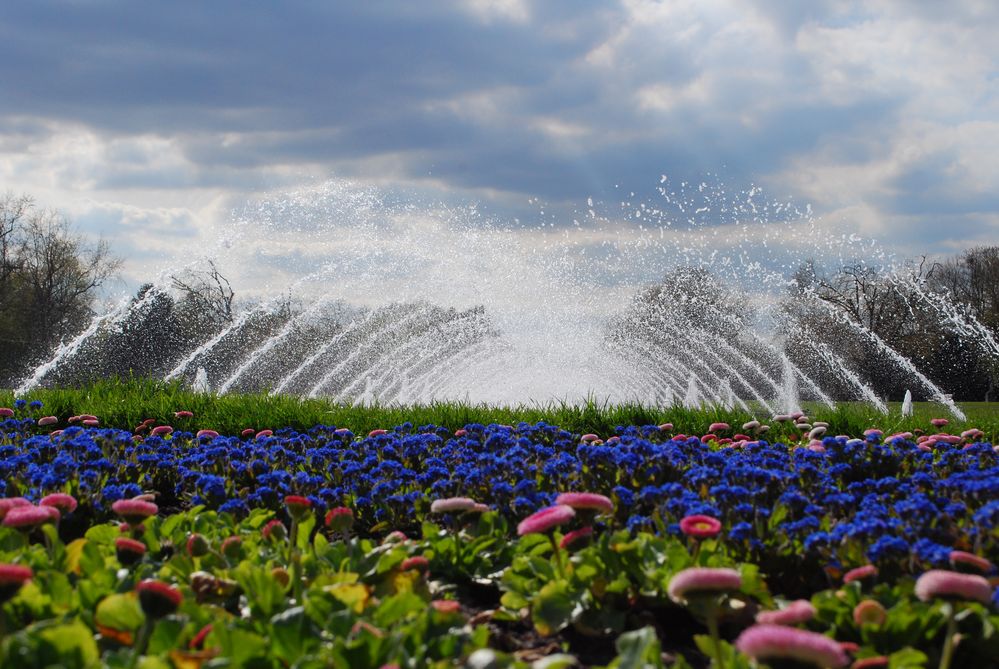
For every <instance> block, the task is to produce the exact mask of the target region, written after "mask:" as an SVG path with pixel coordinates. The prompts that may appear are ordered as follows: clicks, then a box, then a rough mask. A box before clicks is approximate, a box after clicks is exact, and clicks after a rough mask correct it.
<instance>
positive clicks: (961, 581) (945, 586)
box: [4, 520, 992, 604]
mask: <svg viewBox="0 0 999 669" xmlns="http://www.w3.org/2000/svg"><path fill="white" fill-rule="evenodd" d="M4 522H6V520H5V521H4ZM916 597H919V599H921V600H923V601H924V602H926V601H929V600H931V599H954V600H961V601H975V602H981V603H982V604H988V603H989V601H990V600H991V599H992V586H990V585H989V582H988V581H986V580H985V579H984V578H983V577H981V576H978V575H976V574H959V573H958V572H956V571H947V570H945V569H931V570H930V571H928V572H926V573H924V574H923V575H922V576H920V577H919V578H918V579H917V580H916Z"/></svg>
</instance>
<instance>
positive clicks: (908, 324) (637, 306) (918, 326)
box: [609, 246, 999, 401]
mask: <svg viewBox="0 0 999 669" xmlns="http://www.w3.org/2000/svg"><path fill="white" fill-rule="evenodd" d="M753 299H754V298H753V291H752V290H746V291H743V290H739V289H737V288H734V287H733V286H731V285H729V284H726V283H724V282H722V281H721V280H720V279H719V278H718V277H717V276H715V275H714V274H713V273H712V271H711V270H710V269H708V268H704V267H697V268H693V267H681V268H677V269H675V270H673V271H672V272H670V273H669V274H668V275H666V276H665V277H664V279H663V280H662V281H661V282H660V283H658V284H656V285H654V286H651V287H649V288H647V289H645V290H644V291H642V292H641V293H640V294H639V295H638V296H637V297H636V299H635V300H634V302H633V304H632V305H631V307H630V308H629V310H628V311H627V313H626V316H625V318H623V319H621V320H620V321H619V322H618V323H619V324H618V326H617V327H615V328H613V329H612V331H611V332H610V333H609V337H610V338H611V339H612V340H614V341H615V342H616V343H618V344H623V345H636V344H638V345H641V344H645V345H646V347H647V350H654V349H658V350H667V351H671V355H672V356H673V357H674V358H676V359H679V360H680V361H681V362H683V363H685V364H687V365H688V367H690V368H694V367H696V364H697V362H698V360H697V358H698V357H701V356H702V355H703V349H701V350H700V351H699V350H698V349H693V348H689V347H686V346H685V344H686V343H690V342H692V341H703V340H704V339H705V338H708V339H709V340H710V341H713V342H715V344H716V345H721V346H726V345H727V344H729V343H731V344H732V345H733V346H735V347H738V351H739V354H741V355H743V356H745V357H747V358H751V363H752V364H753V365H755V366H757V367H759V368H760V369H761V370H762V371H763V372H765V373H767V374H769V375H770V376H771V377H774V378H779V377H781V375H782V374H783V373H784V372H783V371H782V370H781V369H780V361H779V360H774V357H775V356H774V355H773V351H774V347H773V346H772V345H771V344H770V343H769V342H772V341H779V342H781V347H782V349H783V351H786V352H787V360H788V361H789V362H790V363H792V364H794V365H795V366H796V367H797V368H799V369H800V370H801V371H802V372H804V373H805V374H807V375H809V376H810V377H811V378H813V379H815V380H816V381H818V382H819V384H820V385H821V386H822V388H823V390H825V391H826V392H827V393H829V394H830V395H831V396H832V398H833V399H837V400H839V399H847V398H851V399H864V398H865V395H864V393H865V392H869V393H873V394H874V395H875V396H876V397H878V398H880V399H882V400H887V401H899V400H901V399H902V397H903V395H904V394H905V391H906V390H911V391H912V392H913V394H914V396H915V399H917V400H919V399H931V398H930V397H929V392H928V390H927V388H928V386H927V384H925V383H923V382H922V380H921V379H920V375H923V376H924V377H925V378H926V379H927V380H929V381H930V382H931V383H933V384H935V385H936V386H938V387H939V388H940V389H941V390H942V391H943V392H944V393H946V394H950V395H952V397H953V399H955V400H958V401H995V400H996V394H997V388H996V386H997V382H999V346H997V344H996V342H997V340H999V246H988V247H979V248H973V249H969V250H967V251H965V252H964V253H962V254H960V255H958V256H955V257H951V258H948V259H946V260H944V261H942V262H929V261H927V260H926V259H925V258H924V259H922V260H920V261H918V262H910V263H909V264H908V265H907V266H904V267H902V268H897V267H895V268H890V269H889V268H884V267H879V266H875V265H869V264H865V263H855V264H851V265H848V266H845V267H839V268H836V269H834V270H832V271H824V270H823V269H822V268H820V267H819V265H818V264H817V263H816V262H814V261H810V262H807V263H805V264H803V265H802V266H801V267H799V268H798V271H797V272H796V273H795V274H794V276H793V277H792V279H791V281H790V282H789V285H788V287H787V290H786V291H785V293H784V294H783V295H778V296H777V297H773V295H772V294H769V293H768V294H767V295H766V296H765V297H764V298H759V297H758V298H757V299H762V301H763V303H761V302H759V301H757V302H754V301H753ZM766 319H769V321H768V322H762V321H764V320H766ZM759 332H770V333H771V336H770V337H768V338H766V340H763V339H761V338H759V337H758V336H756V335H755V334H752V333H759ZM747 333H749V334H747ZM718 342H725V344H718ZM678 343H679V344H678ZM649 347H651V348H649ZM909 363H911V365H912V368H907V365H908V364H909ZM866 398H867V399H870V395H866Z"/></svg>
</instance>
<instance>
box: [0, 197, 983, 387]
mask: <svg viewBox="0 0 999 669" xmlns="http://www.w3.org/2000/svg"><path fill="white" fill-rule="evenodd" d="M119 266H120V260H119V259H118V258H116V257H115V256H114V255H113V254H112V253H111V251H110V248H109V246H108V244H107V243H106V242H104V241H100V242H98V243H96V244H89V243H87V241H86V240H85V239H83V238H82V237H81V236H79V235H78V234H76V233H75V232H74V231H73V229H72V226H71V225H70V223H69V222H68V221H67V219H66V218H65V217H64V216H62V215H60V214H58V213H57V212H53V211H50V210H46V209H42V208H39V207H37V206H36V205H35V204H34V202H33V201H32V200H31V199H30V198H29V197H26V196H13V195H6V196H2V197H0V386H2V387H14V386H16V385H17V384H18V383H19V382H20V381H22V380H23V379H24V378H25V377H26V376H27V375H28V374H29V373H30V372H31V371H32V370H33V369H35V368H36V367H37V366H38V365H39V364H40V363H42V362H45V361H46V360H48V359H49V358H50V357H51V356H52V353H53V352H54V351H55V350H56V349H57V348H58V346H59V345H60V344H61V343H65V342H68V341H70V340H72V338H73V337H74V336H76V335H78V334H79V333H80V332H82V331H83V330H84V329H86V328H87V327H88V326H89V325H90V323H91V321H92V319H93V318H94V316H95V315H96V314H95V311H96V308H95V307H96V300H97V297H98V292H99V289H100V288H101V286H103V285H104V284H105V283H106V282H107V281H108V280H109V279H110V278H111V277H112V276H114V274H115V273H116V271H117V270H118V268H119ZM746 288H749V289H747V290H743V289H742V288H740V287H738V286H733V285H732V284H731V283H727V282H725V281H723V280H722V279H721V277H719V276H716V275H715V274H714V273H713V272H712V270H711V269H710V268H705V267H699V268H677V269H675V270H673V271H672V272H670V273H669V274H668V275H667V276H665V277H664V279H663V280H662V281H661V282H660V283H658V284H656V285H654V286H651V287H649V288H647V289H645V290H643V291H641V292H640V293H639V294H638V295H637V296H636V298H635V300H634V301H633V303H632V305H631V307H630V308H629V309H628V310H627V312H626V313H625V314H624V317H623V318H618V319H615V321H614V323H615V325H614V326H612V328H611V330H610V331H609V333H608V337H609V339H611V340H613V341H614V342H615V343H617V344H619V345H621V346H623V347H625V348H629V347H630V348H631V349H632V350H636V351H637V350H648V351H655V350H659V351H671V355H675V356H676V357H677V358H678V359H683V358H684V356H687V357H690V358H691V359H690V360H689V361H687V362H689V363H690V364H691V365H693V364H694V363H696V362H697V361H696V360H695V359H694V357H696V356H700V355H702V354H703V353H698V352H697V351H696V350H693V349H689V350H677V349H678V347H677V345H676V342H677V341H680V340H682V338H683V336H684V332H686V331H690V330H698V331H700V332H702V333H705V336H706V337H709V338H712V337H713V338H714V339H712V340H711V341H713V342H715V343H714V344H711V343H710V342H708V343H707V344H705V345H706V346H708V348H709V349H710V348H711V347H716V348H717V347H722V348H725V347H729V348H730V346H729V345H730V344H731V346H732V347H735V346H738V347H740V349H739V350H740V351H741V352H742V353H744V354H745V355H753V350H754V346H755V344H754V341H755V343H756V344H759V346H758V347H757V348H759V349H760V350H762V349H765V348H767V347H768V346H770V344H767V343H765V342H764V341H763V340H764V339H766V340H768V341H778V342H780V346H781V347H782V349H783V350H786V351H787V352H788V357H789V358H790V359H791V360H793V363H794V364H795V365H796V366H797V367H798V368H800V369H801V370H802V371H803V372H804V373H806V374H809V375H810V376H812V378H815V379H821V380H822V386H823V388H824V389H827V390H828V392H829V393H830V394H831V395H832V396H833V397H834V398H835V399H847V398H853V397H857V394H858V386H857V384H856V383H854V382H852V381H851V378H852V376H851V375H853V376H855V377H862V379H863V384H864V386H865V387H866V388H867V389H868V390H869V391H870V392H873V393H875V394H876V395H877V396H878V397H880V398H883V399H890V400H896V401H897V400H898V399H900V398H901V396H902V394H903V393H904V392H905V391H906V390H908V389H911V390H912V391H913V392H914V393H915V394H916V398H917V399H927V397H926V396H925V395H926V393H925V386H920V385H919V384H918V383H914V381H913V378H914V373H913V371H912V370H909V371H906V370H904V369H902V367H904V365H905V364H906V362H911V363H912V364H913V365H914V368H915V370H918V373H920V374H924V375H925V376H926V377H927V378H928V380H930V381H932V382H933V383H935V384H936V385H938V386H939V387H940V388H942V389H943V390H944V391H945V392H947V393H951V394H952V395H953V396H954V399H956V400H962V401H971V400H987V401H994V400H995V399H996V394H997V388H996V385H997V382H999V368H997V362H999V348H997V345H996V340H999V246H989V247H979V248H973V249H969V250H967V251H965V252H964V253H962V254H960V255H957V256H954V257H951V258H948V259H945V260H943V261H941V262H929V261H927V260H925V259H923V260H922V261H919V262H913V263H910V264H909V265H908V266H907V267H905V268H903V269H902V270H899V269H898V268H893V269H890V270H889V269H886V268H883V267H878V266H875V265H869V264H864V263H856V264H852V265H849V266H845V267H836V268H823V267H821V266H820V265H819V264H818V263H816V262H807V263H805V264H803V265H802V266H801V267H800V268H799V269H798V271H797V272H796V273H795V274H794V276H793V277H792V278H791V280H790V281H789V282H788V284H787V288H786V290H785V291H784V293H783V294H781V295H777V296H776V297H775V296H774V295H773V293H772V291H771V292H770V293H768V294H767V296H766V304H761V303H758V302H754V299H756V298H755V297H754V295H757V296H758V295H759V293H754V291H753V290H752V289H751V288H752V287H746ZM317 306H321V307H322V308H321V309H317V308H316V307H317ZM343 310H347V311H349V308H348V307H346V306H345V305H343V304H342V303H341V304H337V303H329V304H325V305H313V306H311V307H309V308H305V307H303V305H301V304H297V303H296V302H295V301H294V300H293V299H292V298H291V296H289V297H288V298H287V299H284V300H277V301H274V302H273V303H270V304H268V305H259V304H257V305H253V304H249V303H246V302H245V301H244V302H243V303H242V304H239V305H237V301H236V292H235V290H234V289H233V287H232V286H231V285H230V284H229V281H228V280H227V279H226V277H225V276H223V274H222V273H221V272H220V271H219V270H218V269H217V268H216V267H215V265H213V264H211V263H209V264H208V265H207V266H206V267H203V268H200V269H187V270H184V271H183V272H181V273H178V274H177V275H175V276H173V277H171V279H170V285H169V286H163V285H161V286H157V287H154V286H152V285H144V286H142V287H141V288H140V289H139V291H138V293H137V294H136V295H135V296H134V298H133V299H132V301H131V304H130V305H128V307H127V309H126V311H127V312H128V314H129V317H128V318H124V319H122V320H121V321H120V323H118V324H117V325H116V326H115V327H114V328H109V329H106V330H100V331H99V332H98V334H96V335H95V336H94V337H91V338H90V339H89V340H88V342H87V344H86V346H85V347H82V348H81V351H79V352H78V354H77V355H76V356H74V361H73V363H72V364H70V365H66V366H64V367H63V368H62V369H60V370H53V372H52V373H51V374H50V376H49V377H47V378H48V383H47V384H52V383H55V384H60V385H75V384H79V383H82V382H86V381H88V380H92V379H94V378H104V377H107V376H128V375H129V374H136V375H140V376H143V375H145V376H152V377H156V378H162V377H163V376H164V375H167V374H169V373H170V372H171V371H175V372H176V371H178V370H177V369H176V365H178V362H179V361H183V360H185V359H186V356H187V355H188V354H189V353H191V352H193V351H195V350H196V349H197V348H198V346H199V345H201V344H204V343H205V342H208V341H211V340H212V338H214V337H222V338H223V339H221V340H220V341H219V342H217V343H216V344H215V345H214V346H213V349H212V353H211V355H208V356H203V357H198V358H196V359H195V358H192V359H190V360H188V361H187V363H186V366H185V367H184V368H183V370H180V371H182V373H181V374H179V378H184V379H186V380H187V381H189V382H193V377H194V376H195V373H196V372H197V371H198V370H199V369H201V368H204V369H205V370H206V371H207V373H208V375H209V377H210V379H209V380H210V382H211V384H212V385H213V386H215V385H216V384H217V383H218V381H219V380H220V379H226V378H228V377H231V376H232V375H233V374H235V373H236V372H237V371H238V369H239V366H240V364H241V362H242V361H243V358H244V357H245V355H246V354H247V353H248V352H249V351H252V350H253V349H254V348H256V347H257V346H259V345H260V343H261V342H264V341H266V340H268V338H270V337H272V336H273V335H275V334H276V333H279V332H280V333H282V336H281V337H282V338H281V340H280V346H276V347H274V349H273V350H271V351H269V354H268V357H267V359H266V360H261V361H259V362H258V363H257V364H256V365H255V370H254V371H255V373H253V374H245V375H243V376H242V377H241V378H240V379H239V383H238V384H237V385H234V386H233V387H232V389H233V390H252V389H259V388H262V387H266V386H267V385H268V384H269V383H271V382H272V379H273V378H279V377H280V376H281V374H283V373H285V372H287V371H288V370H290V369H294V368H295V367H296V366H297V365H298V363H299V362H300V361H302V360H304V359H305V358H306V357H309V356H311V355H313V351H315V350H316V342H317V341H320V342H322V341H332V340H333V339H337V338H338V337H342V338H343V341H344V342H347V343H350V346H351V347H353V348H355V349H356V348H357V347H358V346H360V345H361V344H362V343H363V341H369V343H370V341H375V340H376V341H377V342H381V343H380V344H379V346H381V345H384V347H388V348H386V349H385V350H384V351H383V350H382V349H381V348H379V346H370V348H371V350H370V351H369V352H368V353H369V354H370V356H377V355H385V353H386V351H388V352H393V351H397V350H399V348H400V347H402V346H405V345H407V342H409V343H413V342H415V341H416V340H417V339H420V340H421V341H424V342H430V343H434V342H436V343H435V344H434V345H435V346H436V348H434V350H435V351H436V353H435V354H434V356H440V357H441V359H443V357H446V356H447V355H448V351H450V350H451V349H452V348H453V349H456V350H457V349H460V348H462V347H464V346H468V345H471V343H474V342H475V341H479V340H480V339H481V338H483V337H487V336H493V335H494V334H495V333H494V332H492V326H491V325H490V324H489V322H488V315H487V314H485V313H484V312H483V310H482V309H475V310H471V311H469V312H455V311H453V310H444V309H439V308H437V307H434V306H433V305H425V304H424V305H419V304H413V305H395V306H392V305H388V306H387V307H385V308H383V309H380V310H377V311H376V312H374V313H373V314H372V315H371V316H370V317H368V318H367V320H366V321H364V324H363V326H360V325H356V324H352V325H350V328H352V329H351V330H349V332H348V331H345V329H346V328H347V324H348V323H353V321H354V320H355V318H357V317H359V314H357V313H352V312H351V313H346V312H342V311H343ZM303 312H305V313H303ZM341 312H342V313H341ZM767 319H769V320H767ZM289 323H292V325H293V327H291V326H289V327H291V329H288V327H286V326H287V324H289ZM435 332H436V333H438V334H437V335H436V336H435V335H434V333H435ZM760 333H766V335H765V337H763V336H761V334H760ZM442 336H443V337H445V338H446V339H449V340H451V341H452V345H449V346H442V345H440V342H439V341H437V340H439V339H441V337H442ZM355 340H356V341H355ZM688 341H689V339H688ZM705 341H707V340H705ZM432 348H433V347H432ZM682 348H683V347H682V346H681V347H679V349H682ZM437 349H439V350H437ZM701 350H702V352H703V351H704V350H708V349H701ZM771 350H773V347H772V346H771ZM328 355H329V356H334V349H333V348H331V349H330V353H329V354H328ZM766 357H767V356H766V355H761V356H757V359H756V360H754V361H753V364H757V365H759V366H761V367H766V366H768V365H769V366H770V367H771V369H770V370H768V371H769V372H770V376H771V377H772V378H777V377H779V376H780V374H781V371H780V369H779V363H776V364H777V365H778V368H776V369H774V368H773V367H774V365H775V363H774V361H773V360H772V359H771V360H766ZM771 357H772V356H771ZM414 359H415V358H414ZM431 362H432V361H431ZM438 362H439V360H438ZM336 364H340V363H339V362H336V360H335V359H334V357H329V359H326V358H325V357H320V358H317V360H316V366H317V368H322V367H323V366H326V367H327V368H329V367H330V366H331V365H333V366H335V365H336ZM421 364H422V363H421ZM269 367H274V369H269ZM688 368H691V367H690V365H688ZM417 369H419V368H417V367H414V370H417ZM265 372H266V373H265ZM414 373H415V371H414ZM298 382H299V384H300V385H301V384H305V385H306V386H308V385H309V384H314V383H317V382H318V381H317V379H312V378H311V377H310V376H309V375H308V374H302V375H301V376H300V378H299V380H298ZM303 387H304V386H303ZM296 390H297V388H296Z"/></svg>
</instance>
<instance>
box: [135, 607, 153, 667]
mask: <svg viewBox="0 0 999 669" xmlns="http://www.w3.org/2000/svg"><path fill="white" fill-rule="evenodd" d="M155 624H156V623H155V622H154V621H153V619H152V618H150V617H148V616H146V620H145V622H143V623H142V627H140V628H139V636H137V637H136V638H135V645H134V646H133V647H132V657H131V659H129V661H128V669H135V666H136V665H137V664H138V663H139V658H140V657H142V655H144V654H145V652H146V647H147V646H148V645H149V637H150V636H152V633H153V625H155Z"/></svg>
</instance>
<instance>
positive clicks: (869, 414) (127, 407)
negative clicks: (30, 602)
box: [0, 379, 999, 440]
mask: <svg viewBox="0 0 999 669" xmlns="http://www.w3.org/2000/svg"><path fill="white" fill-rule="evenodd" d="M23 399H26V400H29V401H30V400H41V401H42V402H43V403H44V404H45V406H44V408H43V409H41V410H40V411H39V412H38V413H37V414H36V416H43V415H55V416H58V417H59V418H60V419H63V420H65V419H66V418H68V417H69V416H72V415H76V414H81V413H91V414H94V415H97V416H99V417H100V418H101V424H102V425H104V426H107V427H118V428H125V429H131V428H133V427H135V426H136V425H138V424H139V423H140V422H142V421H143V420H144V419H146V418H154V419H156V420H157V421H159V422H161V423H165V424H172V425H174V426H175V427H176V428H178V429H181V428H182V429H190V430H195V429H201V428H210V429H214V430H217V431H219V432H221V433H223V434H235V433H238V432H239V431H241V430H243V429H244V428H248V427H252V428H256V429H264V428H272V429H276V428H279V427H294V428H298V429H303V428H308V427H311V426H313V425H318V424H324V425H335V426H337V427H347V428H350V429H351V430H353V431H354V432H355V433H357V434H362V433H367V432H368V431H370V430H372V429H375V428H391V427H393V426H395V425H400V424H402V423H405V422H407V421H408V422H410V423H412V424H413V425H417V426H419V425H426V424H434V425H442V426H445V427H448V428H451V429H457V428H459V427H462V426H464V425H466V424H468V423H484V424H488V423H503V424H510V425H515V424H516V423H518V422H521V421H524V422H527V423H536V422H538V421H546V422H548V423H550V424H554V425H558V426H559V427H562V428H564V429H567V430H570V431H573V432H576V433H586V432H594V433H596V434H599V435H601V436H603V437H607V436H610V435H611V434H613V433H614V428H615V426H617V425H648V424H660V423H665V422H670V423H673V424H674V425H675V427H676V431H677V432H685V433H695V432H696V433H697V434H702V433H703V432H704V431H705V430H706V429H707V426H708V424H709V423H711V422H714V421H725V422H728V423H730V424H732V425H733V426H734V427H738V426H740V425H741V424H742V423H744V422H746V421H748V420H751V419H752V418H757V419H759V420H761V421H764V422H766V421H767V420H768V419H769V418H770V416H769V414H768V413H767V412H766V411H760V413H759V414H758V415H755V416H752V415H750V414H747V413H745V412H744V411H735V410H733V411H729V410H725V409H720V408H718V409H716V408H709V409H703V410H693V409H687V408H684V407H677V406H671V407H655V406H646V405H640V404H604V403H598V402H594V401H590V402H588V403H586V404H583V405H573V404H567V403H558V402H553V403H549V404H544V405H539V404H523V405H519V406H487V405H480V404H465V403H461V402H438V403H433V404H426V405H411V406H398V405H391V406H365V407H358V406H344V405H340V404H334V403H332V402H330V401H328V400H325V399H303V398H299V397H292V396H285V395H279V396H269V395H266V394H253V395H235V394H234V395H223V396H215V395H211V394H201V393H195V392H192V391H190V390H187V389H185V388H184V387H183V386H181V385H180V384H177V383H162V382H156V381H145V380H134V379H133V380H125V381H120V380H109V381H103V382H100V383H96V384H94V385H91V386H88V387H85V388H60V389H38V390H34V391H32V392H30V393H28V394H27V395H26V396H25V397H24V398H23ZM13 401H14V397H13V394H12V393H11V391H9V390H3V391H0V406H13ZM961 408H962V410H964V411H965V412H966V413H967V414H968V420H967V421H966V422H960V421H957V420H954V419H953V418H952V417H951V416H949V415H948V413H947V411H946V409H945V408H944V407H942V406H940V405H938V404H933V403H929V402H918V403H916V404H915V413H914V415H913V416H909V417H903V416H901V415H900V405H899V404H898V403H896V404H893V405H891V412H890V413H888V414H887V415H886V414H882V413H880V412H878V411H877V410H875V409H874V408H872V407H870V406H868V405H866V404H862V403H858V402H844V403H842V404H840V405H838V406H837V408H836V409H829V408H828V407H826V406H824V405H817V404H811V403H810V404H808V405H806V406H805V407H804V409H805V410H806V411H809V412H810V418H811V419H813V420H823V421H826V422H828V423H829V425H830V427H829V434H850V435H858V434H860V433H861V432H863V430H865V429H867V428H868V427H879V428H881V429H883V430H885V432H886V433H888V432H894V431H905V430H913V431H914V430H916V429H922V430H924V431H930V430H932V429H933V428H932V427H931V426H930V424H929V419H930V418H935V417H946V418H950V419H951V424H950V425H949V426H948V431H950V432H955V431H960V430H963V429H966V428H968V427H977V428H979V429H981V430H983V431H985V433H986V435H987V436H988V438H989V439H990V440H993V439H994V438H995V437H996V436H997V435H999V403H996V402H992V403H985V402H974V403H966V404H962V405H961ZM181 409H186V410H188V411H193V412H194V418H193V419H189V420H188V421H185V422H179V421H177V420H176V419H175V418H174V415H173V413H174V412H175V411H178V410H181Z"/></svg>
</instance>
